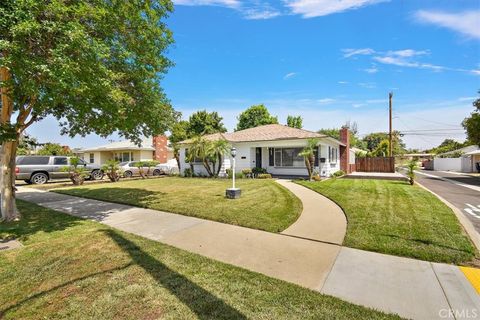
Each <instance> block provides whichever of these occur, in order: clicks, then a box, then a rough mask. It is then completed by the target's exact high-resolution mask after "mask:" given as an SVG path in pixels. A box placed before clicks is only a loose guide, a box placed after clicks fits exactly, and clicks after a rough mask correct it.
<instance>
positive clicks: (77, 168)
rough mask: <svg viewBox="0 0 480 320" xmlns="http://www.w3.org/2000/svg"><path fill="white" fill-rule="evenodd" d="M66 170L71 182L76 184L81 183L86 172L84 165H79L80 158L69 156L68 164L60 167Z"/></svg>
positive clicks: (86, 175) (86, 174)
mask: <svg viewBox="0 0 480 320" xmlns="http://www.w3.org/2000/svg"><path fill="white" fill-rule="evenodd" d="M61 170H62V171H65V172H68V176H69V178H70V180H71V181H72V183H73V184H74V185H76V186H79V185H82V184H83V182H84V181H85V178H86V177H88V173H87V171H86V169H85V167H84V166H82V165H80V159H79V158H77V157H73V158H70V165H69V166H65V167H63V168H62V169H61Z"/></svg>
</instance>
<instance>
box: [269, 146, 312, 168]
mask: <svg viewBox="0 0 480 320" xmlns="http://www.w3.org/2000/svg"><path fill="white" fill-rule="evenodd" d="M302 150H303V148H275V152H274V157H275V167H294V168H304V167H305V160H304V158H303V157H302V156H299V154H300V153H301V152H302Z"/></svg>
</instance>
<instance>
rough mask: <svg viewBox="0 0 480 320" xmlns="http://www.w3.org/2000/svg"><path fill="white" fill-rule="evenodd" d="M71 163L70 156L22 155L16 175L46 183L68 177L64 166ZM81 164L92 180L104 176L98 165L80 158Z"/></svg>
mask: <svg viewBox="0 0 480 320" xmlns="http://www.w3.org/2000/svg"><path fill="white" fill-rule="evenodd" d="M68 165H70V157H66V156H20V157H17V165H16V168H15V175H16V179H17V180H24V181H25V182H26V183H33V184H44V183H46V182H47V181H48V180H50V179H65V178H68V172H65V171H63V168H64V167H66V166H68ZM79 165H81V166H84V167H85V169H86V170H87V172H88V173H89V178H90V179H92V180H100V179H102V178H103V171H102V169H101V168H100V166H98V165H93V164H87V163H86V162H85V161H83V160H81V159H80V163H79Z"/></svg>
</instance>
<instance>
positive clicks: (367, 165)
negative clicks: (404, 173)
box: [355, 157, 395, 172]
mask: <svg viewBox="0 0 480 320" xmlns="http://www.w3.org/2000/svg"><path fill="white" fill-rule="evenodd" d="M355 170H356V171H358V172H395V158H393V157H392V158H390V157H375V158H356V159H355Z"/></svg>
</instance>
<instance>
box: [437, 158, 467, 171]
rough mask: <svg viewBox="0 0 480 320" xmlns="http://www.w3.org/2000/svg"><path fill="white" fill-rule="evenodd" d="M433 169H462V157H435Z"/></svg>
mask: <svg viewBox="0 0 480 320" xmlns="http://www.w3.org/2000/svg"><path fill="white" fill-rule="evenodd" d="M433 170H435V171H458V172H461V171H462V158H435V159H433Z"/></svg>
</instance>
